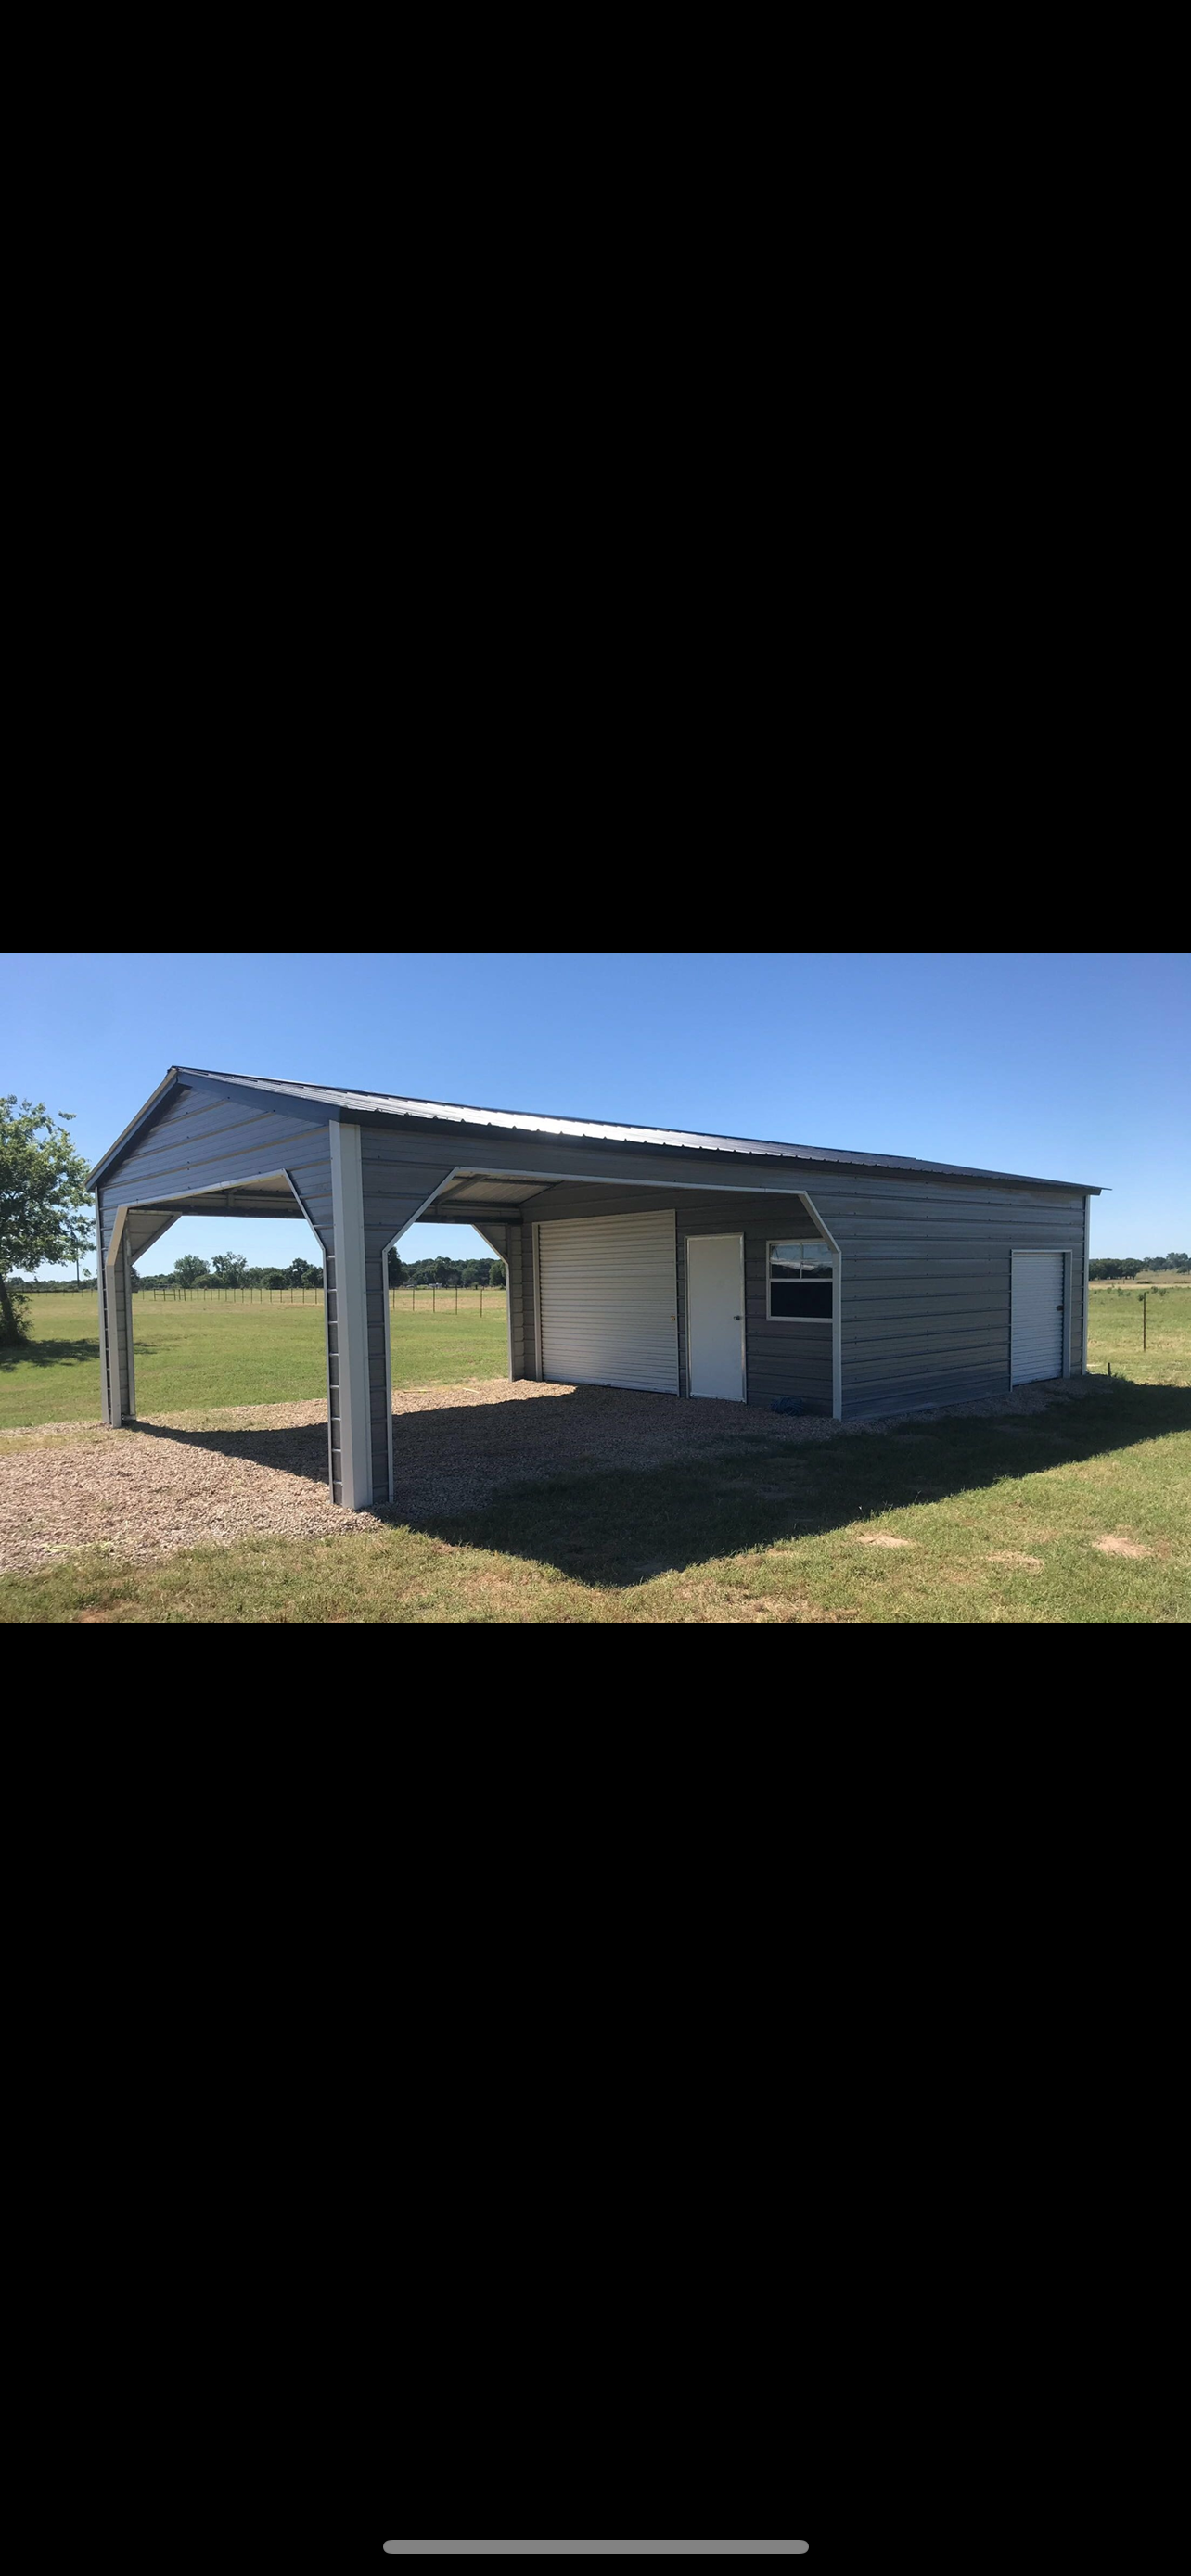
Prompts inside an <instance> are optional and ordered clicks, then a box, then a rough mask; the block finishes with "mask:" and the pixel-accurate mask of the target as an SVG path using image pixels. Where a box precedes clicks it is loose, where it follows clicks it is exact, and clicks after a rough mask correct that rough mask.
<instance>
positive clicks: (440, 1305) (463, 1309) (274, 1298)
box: [14, 1279, 505, 1315]
mask: <svg viewBox="0 0 1191 2576" xmlns="http://www.w3.org/2000/svg"><path fill="white" fill-rule="evenodd" d="M16 1284H18V1283H16V1282H14V1285H16ZM24 1293H27V1294H28V1295H30V1296H33V1297H79V1296H83V1297H86V1296H91V1297H94V1296H95V1295H96V1284H95V1281H94V1280H93V1279H83V1280H80V1281H79V1282H78V1284H77V1285H76V1283H75V1281H74V1280H73V1279H32V1280H30V1281H29V1282H28V1283H27V1289H26V1291H25V1292H24ZM132 1293H133V1296H134V1297H147V1298H148V1299H149V1301H150V1303H151V1304H154V1305H168V1304H169V1303H170V1302H171V1300H172V1301H173V1303H174V1304H175V1305H177V1304H179V1303H181V1304H184V1305H188V1306H195V1305H198V1306H307V1305H310V1306H321V1305H322V1303H323V1291H322V1289H321V1288H293V1287H285V1288H212V1287H203V1288H151V1287H149V1286H148V1285H147V1284H145V1285H138V1286H136V1287H134V1289H133V1292H132ZM407 1298H408V1300H409V1308H408V1311H409V1313H410V1314H411V1315H461V1314H462V1315H468V1314H477V1313H478V1314H481V1315H483V1314H484V1313H485V1312H486V1313H488V1314H489V1315H495V1314H502V1315H503V1313H504V1310H505V1290H504V1289H503V1288H453V1287H439V1285H438V1283H437V1281H434V1280H431V1281H430V1282H429V1283H428V1284H427V1285H425V1286H418V1287H413V1286H407V1287H404V1288H390V1290H389V1313H390V1314H391V1315H396V1314H404V1313H405V1312H406V1304H405V1301H406V1299H407ZM461 1299H462V1304H461V1303H460V1300H461ZM485 1299H487V1306H486V1307H485V1302H484V1301H485Z"/></svg>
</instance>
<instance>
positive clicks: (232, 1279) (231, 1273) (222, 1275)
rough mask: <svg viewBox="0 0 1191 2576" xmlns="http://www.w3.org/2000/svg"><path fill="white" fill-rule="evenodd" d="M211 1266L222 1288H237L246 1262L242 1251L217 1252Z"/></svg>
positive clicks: (245, 1267) (246, 1264) (246, 1266)
mask: <svg viewBox="0 0 1191 2576" xmlns="http://www.w3.org/2000/svg"><path fill="white" fill-rule="evenodd" d="M211 1268H212V1270H213V1271H214V1273H215V1276H216V1278H217V1279H218V1281H219V1283H220V1286H221V1287H222V1288H238V1287H239V1286H240V1284H241V1282H242V1280H243V1277H244V1273H245V1271H246V1270H247V1268H248V1263H247V1261H246V1259H245V1256H244V1254H243V1253H242V1252H217V1253H216V1255H215V1259H214V1261H213V1262H212V1264H211Z"/></svg>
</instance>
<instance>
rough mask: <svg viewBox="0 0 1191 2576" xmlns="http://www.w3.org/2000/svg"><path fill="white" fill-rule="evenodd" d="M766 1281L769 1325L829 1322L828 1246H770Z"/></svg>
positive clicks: (831, 1276)
mask: <svg viewBox="0 0 1191 2576" xmlns="http://www.w3.org/2000/svg"><path fill="white" fill-rule="evenodd" d="M768 1280H769V1320H770V1322H771V1323H774V1324H780V1323H801V1324H806V1323H811V1324H829V1323H830V1322H831V1313H832V1307H831V1299H832V1291H833V1289H834V1287H835V1267H834V1258H833V1254H832V1250H831V1246H830V1244H829V1243H771V1244H770V1245H769V1247H768Z"/></svg>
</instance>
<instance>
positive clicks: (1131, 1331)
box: [1088, 1274, 1191, 1386]
mask: <svg viewBox="0 0 1191 2576" xmlns="http://www.w3.org/2000/svg"><path fill="white" fill-rule="evenodd" d="M1168 1277H1169V1274H1168ZM1146 1344H1147V1347H1146V1349H1145V1350H1144V1351H1143V1350H1142V1347H1141V1291H1140V1289H1138V1288H1135V1287H1134V1286H1132V1284H1130V1283H1127V1282H1121V1283H1120V1284H1119V1285H1118V1284H1116V1283H1115V1282H1113V1281H1112V1280H1103V1281H1097V1280H1095V1279H1093V1281H1092V1283H1091V1287H1090V1289H1089V1291H1088V1367H1089V1369H1090V1370H1091V1371H1092V1374H1093V1376H1095V1377H1100V1376H1101V1375H1102V1374H1103V1373H1104V1372H1105V1371H1106V1370H1107V1367H1108V1363H1109V1361H1110V1360H1111V1362H1112V1369H1113V1375H1114V1377H1130V1378H1136V1379H1137V1380H1138V1381H1139V1382H1140V1383H1141V1384H1142V1385H1143V1386H1187V1385H1191V1281H1184V1280H1183V1279H1182V1278H1180V1277H1177V1276H1176V1279H1175V1284H1174V1285H1173V1287H1170V1286H1167V1285H1166V1284H1165V1283H1164V1282H1163V1283H1156V1284H1155V1285H1154V1286H1152V1287H1150V1288H1148V1289H1147V1291H1146Z"/></svg>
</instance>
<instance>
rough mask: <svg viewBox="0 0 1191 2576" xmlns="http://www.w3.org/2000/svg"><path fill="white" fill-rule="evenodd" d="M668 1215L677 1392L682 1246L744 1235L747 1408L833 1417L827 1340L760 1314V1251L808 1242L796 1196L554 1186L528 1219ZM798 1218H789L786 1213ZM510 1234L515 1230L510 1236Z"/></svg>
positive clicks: (532, 1360)
mask: <svg viewBox="0 0 1191 2576" xmlns="http://www.w3.org/2000/svg"><path fill="white" fill-rule="evenodd" d="M660 1208H670V1209H673V1211H674V1214H675V1220H676V1225H677V1235H678V1246H677V1250H678V1365H679V1390H680V1392H681V1393H684V1394H685V1392H686V1390H687V1367H686V1249H685V1247H686V1238H687V1235H688V1234H717V1233H722V1234H743V1235H744V1243H745V1345H746V1354H747V1369H746V1385H747V1397H748V1402H749V1403H750V1404H757V1405H765V1406H768V1405H770V1404H772V1402H773V1400H774V1397H775V1396H778V1395H800V1396H801V1397H802V1398H803V1401H804V1402H805V1403H806V1404H807V1405H808V1406H809V1407H810V1408H811V1409H812V1410H813V1411H815V1412H824V1413H830V1411H831V1334H830V1332H829V1331H824V1330H823V1328H822V1326H820V1325H813V1324H795V1323H772V1324H771V1323H770V1322H769V1320H768V1318H767V1316H766V1312H765V1303H766V1301H765V1246H766V1243H767V1242H768V1241H769V1240H770V1239H771V1238H772V1237H774V1236H780V1235H782V1234H788V1233H790V1232H791V1231H797V1232H798V1233H799V1234H800V1235H805V1236H808V1237H809V1236H812V1235H813V1234H814V1233H815V1232H816V1228H815V1225H814V1221H813V1219H812V1218H811V1217H809V1216H808V1215H807V1213H806V1211H805V1209H804V1206H803V1202H802V1200H801V1198H799V1197H798V1196H797V1194H795V1195H794V1196H793V1197H792V1199H791V1200H790V1201H789V1202H787V1203H785V1204H783V1198H782V1197H776V1198H775V1197H774V1196H772V1195H770V1194H766V1195H765V1196H764V1197H757V1196H756V1195H746V1194H743V1193H742V1194H741V1195H740V1196H739V1197H738V1196H737V1195H736V1194H735V1193H734V1192H732V1191H730V1190H729V1191H720V1190H707V1191H703V1190H681V1191H677V1192H676V1191H675V1189H674V1185H673V1183H672V1182H671V1184H670V1187H669V1188H668V1189H659V1190H658V1191H656V1192H654V1191H651V1190H618V1189H617V1188H616V1187H615V1186H614V1185H613V1186H611V1187H606V1186H604V1185H602V1184H600V1183H596V1182H584V1181H579V1182H568V1181H560V1182H558V1183H556V1185H555V1187H554V1188H553V1189H551V1190H550V1191H549V1193H548V1194H547V1195H546V1196H545V1197H543V1198H542V1199H540V1200H539V1201H537V1202H536V1203H535V1206H534V1208H533V1210H532V1214H533V1215H534V1216H535V1217H537V1218H538V1219H539V1220H540V1221H541V1222H543V1223H546V1222H549V1223H556V1222H558V1221H559V1220H561V1219H568V1218H572V1217H580V1216H587V1215H594V1214H602V1215H607V1216H632V1215H643V1214H644V1213H645V1212H646V1210H652V1209H660ZM792 1210H796V1211H797V1213H796V1214H794V1213H792V1212H791V1211H792ZM511 1231H512V1232H513V1234H514V1235H515V1233H516V1228H515V1227H514V1228H513V1229H511ZM531 1242H532V1237H531V1235H530V1232H529V1229H528V1227H527V1229H526V1239H525V1265H526V1288H525V1325H524V1329H525V1351H524V1368H525V1374H526V1376H528V1377H533V1376H534V1375H536V1357H535V1345H534V1311H533V1296H532V1279H531V1275H530V1273H531Z"/></svg>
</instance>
